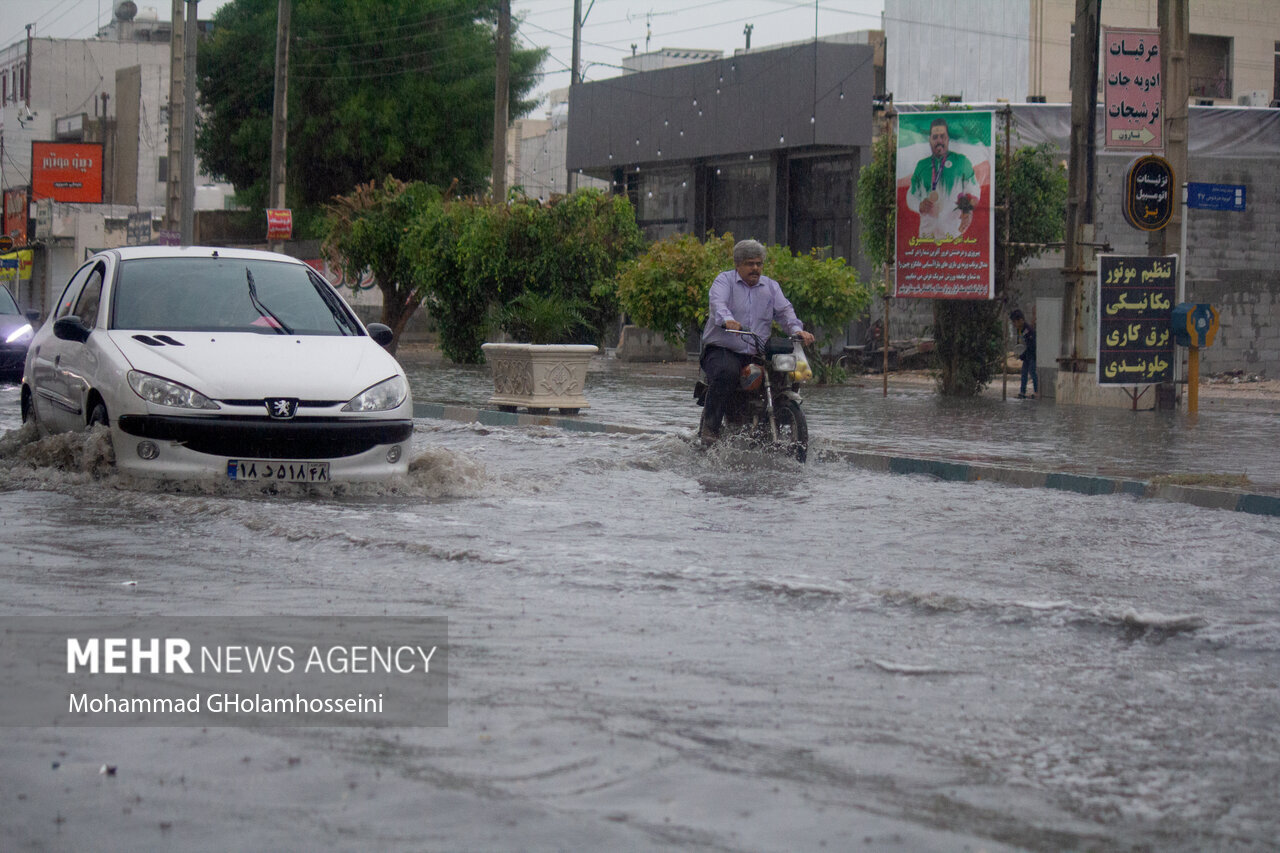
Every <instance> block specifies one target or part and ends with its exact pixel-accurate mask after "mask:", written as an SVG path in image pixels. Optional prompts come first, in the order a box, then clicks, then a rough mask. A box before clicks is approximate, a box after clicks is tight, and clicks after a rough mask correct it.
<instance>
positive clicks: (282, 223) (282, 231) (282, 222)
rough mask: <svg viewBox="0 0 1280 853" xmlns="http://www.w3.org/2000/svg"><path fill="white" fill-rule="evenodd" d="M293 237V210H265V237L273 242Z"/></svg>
mask: <svg viewBox="0 0 1280 853" xmlns="http://www.w3.org/2000/svg"><path fill="white" fill-rule="evenodd" d="M292 238H293V211H292V210H288V209H282V210H277V209H268V210H267V239H268V240H270V241H272V242H275V241H282V240H289V239H292Z"/></svg>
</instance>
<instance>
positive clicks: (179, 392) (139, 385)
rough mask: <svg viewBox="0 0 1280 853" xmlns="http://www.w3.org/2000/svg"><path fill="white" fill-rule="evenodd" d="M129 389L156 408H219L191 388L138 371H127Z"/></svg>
mask: <svg viewBox="0 0 1280 853" xmlns="http://www.w3.org/2000/svg"><path fill="white" fill-rule="evenodd" d="M129 387H130V388H132V389H133V390H134V393H135V394H137V395H138V396H139V397H141V398H142V399H144V400H146V401H147V402H148V403H155V404H156V405H157V406H173V407H174V408H178V409H217V408H221V407H220V406H219V405H218V404H217V403H215V402H213V401H212V400H210V399H209V398H208V397H206V396H205V395H203V394H201V393H200V392H199V391H196V390H195V389H193V388H188V387H187V386H186V385H179V384H178V383H177V382H170V381H169V380H168V379H163V378H161V377H159V376H152V375H151V374H150V373H143V372H141V371H139V370H130V371H129Z"/></svg>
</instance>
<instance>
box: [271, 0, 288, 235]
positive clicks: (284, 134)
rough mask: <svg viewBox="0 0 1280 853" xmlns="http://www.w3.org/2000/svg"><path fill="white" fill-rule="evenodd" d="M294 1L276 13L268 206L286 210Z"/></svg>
mask: <svg viewBox="0 0 1280 853" xmlns="http://www.w3.org/2000/svg"><path fill="white" fill-rule="evenodd" d="M292 8H293V7H292V4H291V3H290V0H280V2H279V5H278V7H277V9H278V11H277V13H276V90H275V100H274V101H273V103H272V105H271V178H270V181H271V192H270V200H269V201H268V204H269V205H270V206H271V207H272V208H273V209H276V210H280V209H283V208H285V207H286V206H287V205H286V204H285V193H284V186H285V149H286V146H287V144H288V141H289V24H290V18H291V16H292Z"/></svg>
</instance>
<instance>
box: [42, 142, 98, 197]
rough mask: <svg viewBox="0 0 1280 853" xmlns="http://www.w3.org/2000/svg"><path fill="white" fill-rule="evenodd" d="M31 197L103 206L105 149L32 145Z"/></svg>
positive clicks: (79, 144) (83, 144) (70, 144)
mask: <svg viewBox="0 0 1280 853" xmlns="http://www.w3.org/2000/svg"><path fill="white" fill-rule="evenodd" d="M31 194H32V196H33V197H34V198H36V199H42V198H51V199H53V200H54V201H76V202H81V203H87V204H102V146H101V145H93V144H90V143H86V142H33V143H31Z"/></svg>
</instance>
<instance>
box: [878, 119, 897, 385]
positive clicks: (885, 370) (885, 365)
mask: <svg viewBox="0 0 1280 853" xmlns="http://www.w3.org/2000/svg"><path fill="white" fill-rule="evenodd" d="M897 117H898V112H897V110H895V109H894V108H893V101H892V100H889V101H887V102H886V103H885V105H884V132H885V135H887V136H888V137H889V140H888V148H889V151H890V152H892V153H893V156H894V159H895V161H896V159H897V145H896V143H895V141H894V138H893V120H894V119H895V118H897ZM894 186H897V179H896V178H895V179H894ZM894 204H895V205H896V204H897V191H896V190H895V191H894ZM894 224H895V226H896V224H897V218H896V216H895V219H894ZM893 238H894V235H893V234H892V233H890V231H889V229H888V228H886V229H885V233H884V243H885V246H884V248H885V253H884V258H885V261H884V333H883V334H882V335H881V336H880V347H881V349H882V351H883V354H884V356H883V362H882V365H881V369H880V377H881V385H882V386H883V387H882V396H884V397H888V396H889V303H890V302H892V301H893V295H895V294H896V292H897V287H896V286H895V287H894V288H892V289H890V287H889V268H890V267H891V266H892V265H893V257H894V251H893V246H894V243H893Z"/></svg>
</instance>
